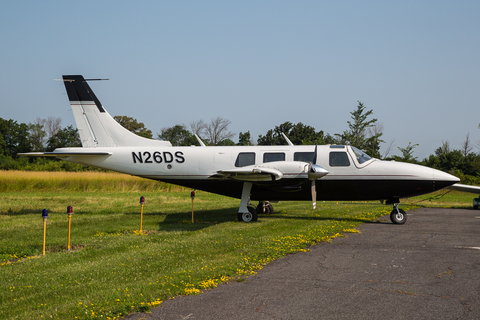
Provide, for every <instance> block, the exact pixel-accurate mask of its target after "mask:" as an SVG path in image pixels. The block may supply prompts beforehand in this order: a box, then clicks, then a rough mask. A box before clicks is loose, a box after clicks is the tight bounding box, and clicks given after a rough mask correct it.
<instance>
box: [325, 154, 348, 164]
mask: <svg viewBox="0 0 480 320" xmlns="http://www.w3.org/2000/svg"><path fill="white" fill-rule="evenodd" d="M329 163H330V167H348V166H350V160H348V156H347V153H346V152H330V159H329Z"/></svg>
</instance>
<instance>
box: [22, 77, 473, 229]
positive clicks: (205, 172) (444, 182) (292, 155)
mask: <svg viewBox="0 0 480 320" xmlns="http://www.w3.org/2000/svg"><path fill="white" fill-rule="evenodd" d="M92 80H93V79H92ZM63 81H64V84H65V88H66V90H67V94H68V98H69V100H70V105H71V107H72V110H73V115H74V117H75V122H76V124H77V128H78V132H79V134H80V139H81V141H82V148H59V149H55V150H54V151H53V152H32V153H26V154H23V155H28V156H50V157H57V158H60V159H62V160H66V161H71V162H76V163H80V164H84V165H89V166H95V167H100V168H104V169H109V170H113V171H118V172H123V173H127V174H131V175H134V176H139V177H143V178H148V179H154V180H159V181H164V182H168V183H172V184H176V185H180V186H185V187H188V188H192V189H198V190H204V191H208V192H213V193H217V194H221V195H225V196H229V197H234V198H240V199H241V200H240V208H239V209H238V220H239V221H245V222H249V221H256V220H257V218H258V214H259V213H272V212H273V207H272V205H271V203H272V202H273V203H274V202H278V201H280V200H281V201H287V200H293V201H299V200H312V202H313V207H314V208H315V204H316V200H317V198H318V199H320V200H328V201H332V200H333V201H335V200H337V201H338V200H340V201H342V200H352V201H356V200H382V201H386V203H387V204H393V211H392V212H391V214H390V219H391V220H392V222H393V223H395V224H403V223H405V221H406V220H407V215H406V213H405V211H404V210H402V209H400V208H398V204H399V202H400V198H407V197H414V196H418V195H421V194H426V193H430V192H433V191H436V190H440V189H442V188H445V187H449V186H452V185H453V184H455V183H457V182H459V181H460V180H459V179H458V178H457V177H454V176H452V175H450V174H447V173H445V172H442V171H439V170H435V169H431V168H427V167H423V166H419V165H414V164H409V163H402V162H394V161H381V160H378V159H374V158H371V157H370V156H368V155H367V154H365V153H363V152H362V151H360V150H358V149H356V148H354V147H352V146H343V145H322V146H316V145H315V146H294V145H293V144H292V143H291V142H290V140H288V138H287V137H285V138H286V140H287V142H288V143H289V145H288V146H226V147H217V146H212V147H205V146H204V144H203V143H201V144H202V146H200V147H196V146H191V147H174V146H172V144H171V143H170V142H168V141H159V140H151V139H146V138H142V137H139V136H137V135H135V134H134V133H132V132H130V131H128V130H127V129H125V128H123V127H122V126H121V125H120V124H118V123H117V122H116V121H115V120H114V119H113V118H112V117H111V116H110V114H108V112H107V111H106V110H105V108H104V107H103V106H102V104H101V103H100V101H99V100H98V99H97V97H96V96H95V94H94V93H93V91H92V90H91V89H90V86H89V85H88V83H87V81H88V79H87V80H86V79H84V78H83V76H81V75H67V76H63ZM475 192H478V191H475ZM251 200H256V201H259V205H258V206H257V207H255V206H253V205H251V204H250V201H251Z"/></svg>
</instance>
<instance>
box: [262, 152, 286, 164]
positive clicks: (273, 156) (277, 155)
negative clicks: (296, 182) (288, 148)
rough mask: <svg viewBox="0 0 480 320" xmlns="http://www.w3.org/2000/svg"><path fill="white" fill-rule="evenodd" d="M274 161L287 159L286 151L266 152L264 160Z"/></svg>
mask: <svg viewBox="0 0 480 320" xmlns="http://www.w3.org/2000/svg"><path fill="white" fill-rule="evenodd" d="M272 161H285V153H283V152H276V153H273V152H271V153H264V154H263V162H272Z"/></svg>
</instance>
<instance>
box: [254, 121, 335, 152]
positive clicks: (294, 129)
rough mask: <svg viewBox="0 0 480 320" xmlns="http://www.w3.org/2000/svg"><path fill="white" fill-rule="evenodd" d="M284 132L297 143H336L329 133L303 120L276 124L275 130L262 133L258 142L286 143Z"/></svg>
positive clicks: (270, 143) (269, 143)
mask: <svg viewBox="0 0 480 320" xmlns="http://www.w3.org/2000/svg"><path fill="white" fill-rule="evenodd" d="M282 133H284V134H285V135H286V136H287V137H288V138H289V139H290V141H292V143H293V144H295V145H302V144H329V143H334V139H333V138H332V137H331V136H330V135H328V134H327V135H325V134H324V132H323V131H321V130H320V131H318V132H317V131H315V128H314V127H311V126H307V125H304V124H303V123H301V122H299V123H297V124H293V123H291V122H289V121H287V122H284V123H282V124H280V125H279V126H276V127H275V129H274V130H268V132H267V133H266V134H265V135H264V136H262V135H260V136H259V137H258V140H257V144H258V145H261V146H266V145H282V144H286V141H285V138H284V137H283V135H282Z"/></svg>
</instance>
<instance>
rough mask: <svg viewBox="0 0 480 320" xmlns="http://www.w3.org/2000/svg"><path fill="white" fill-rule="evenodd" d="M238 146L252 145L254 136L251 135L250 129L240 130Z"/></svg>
mask: <svg viewBox="0 0 480 320" xmlns="http://www.w3.org/2000/svg"><path fill="white" fill-rule="evenodd" d="M237 145H238V146H252V145H253V143H252V138H251V136H250V131H247V132H245V133H243V132H240V133H239V134H238V143H237Z"/></svg>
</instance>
